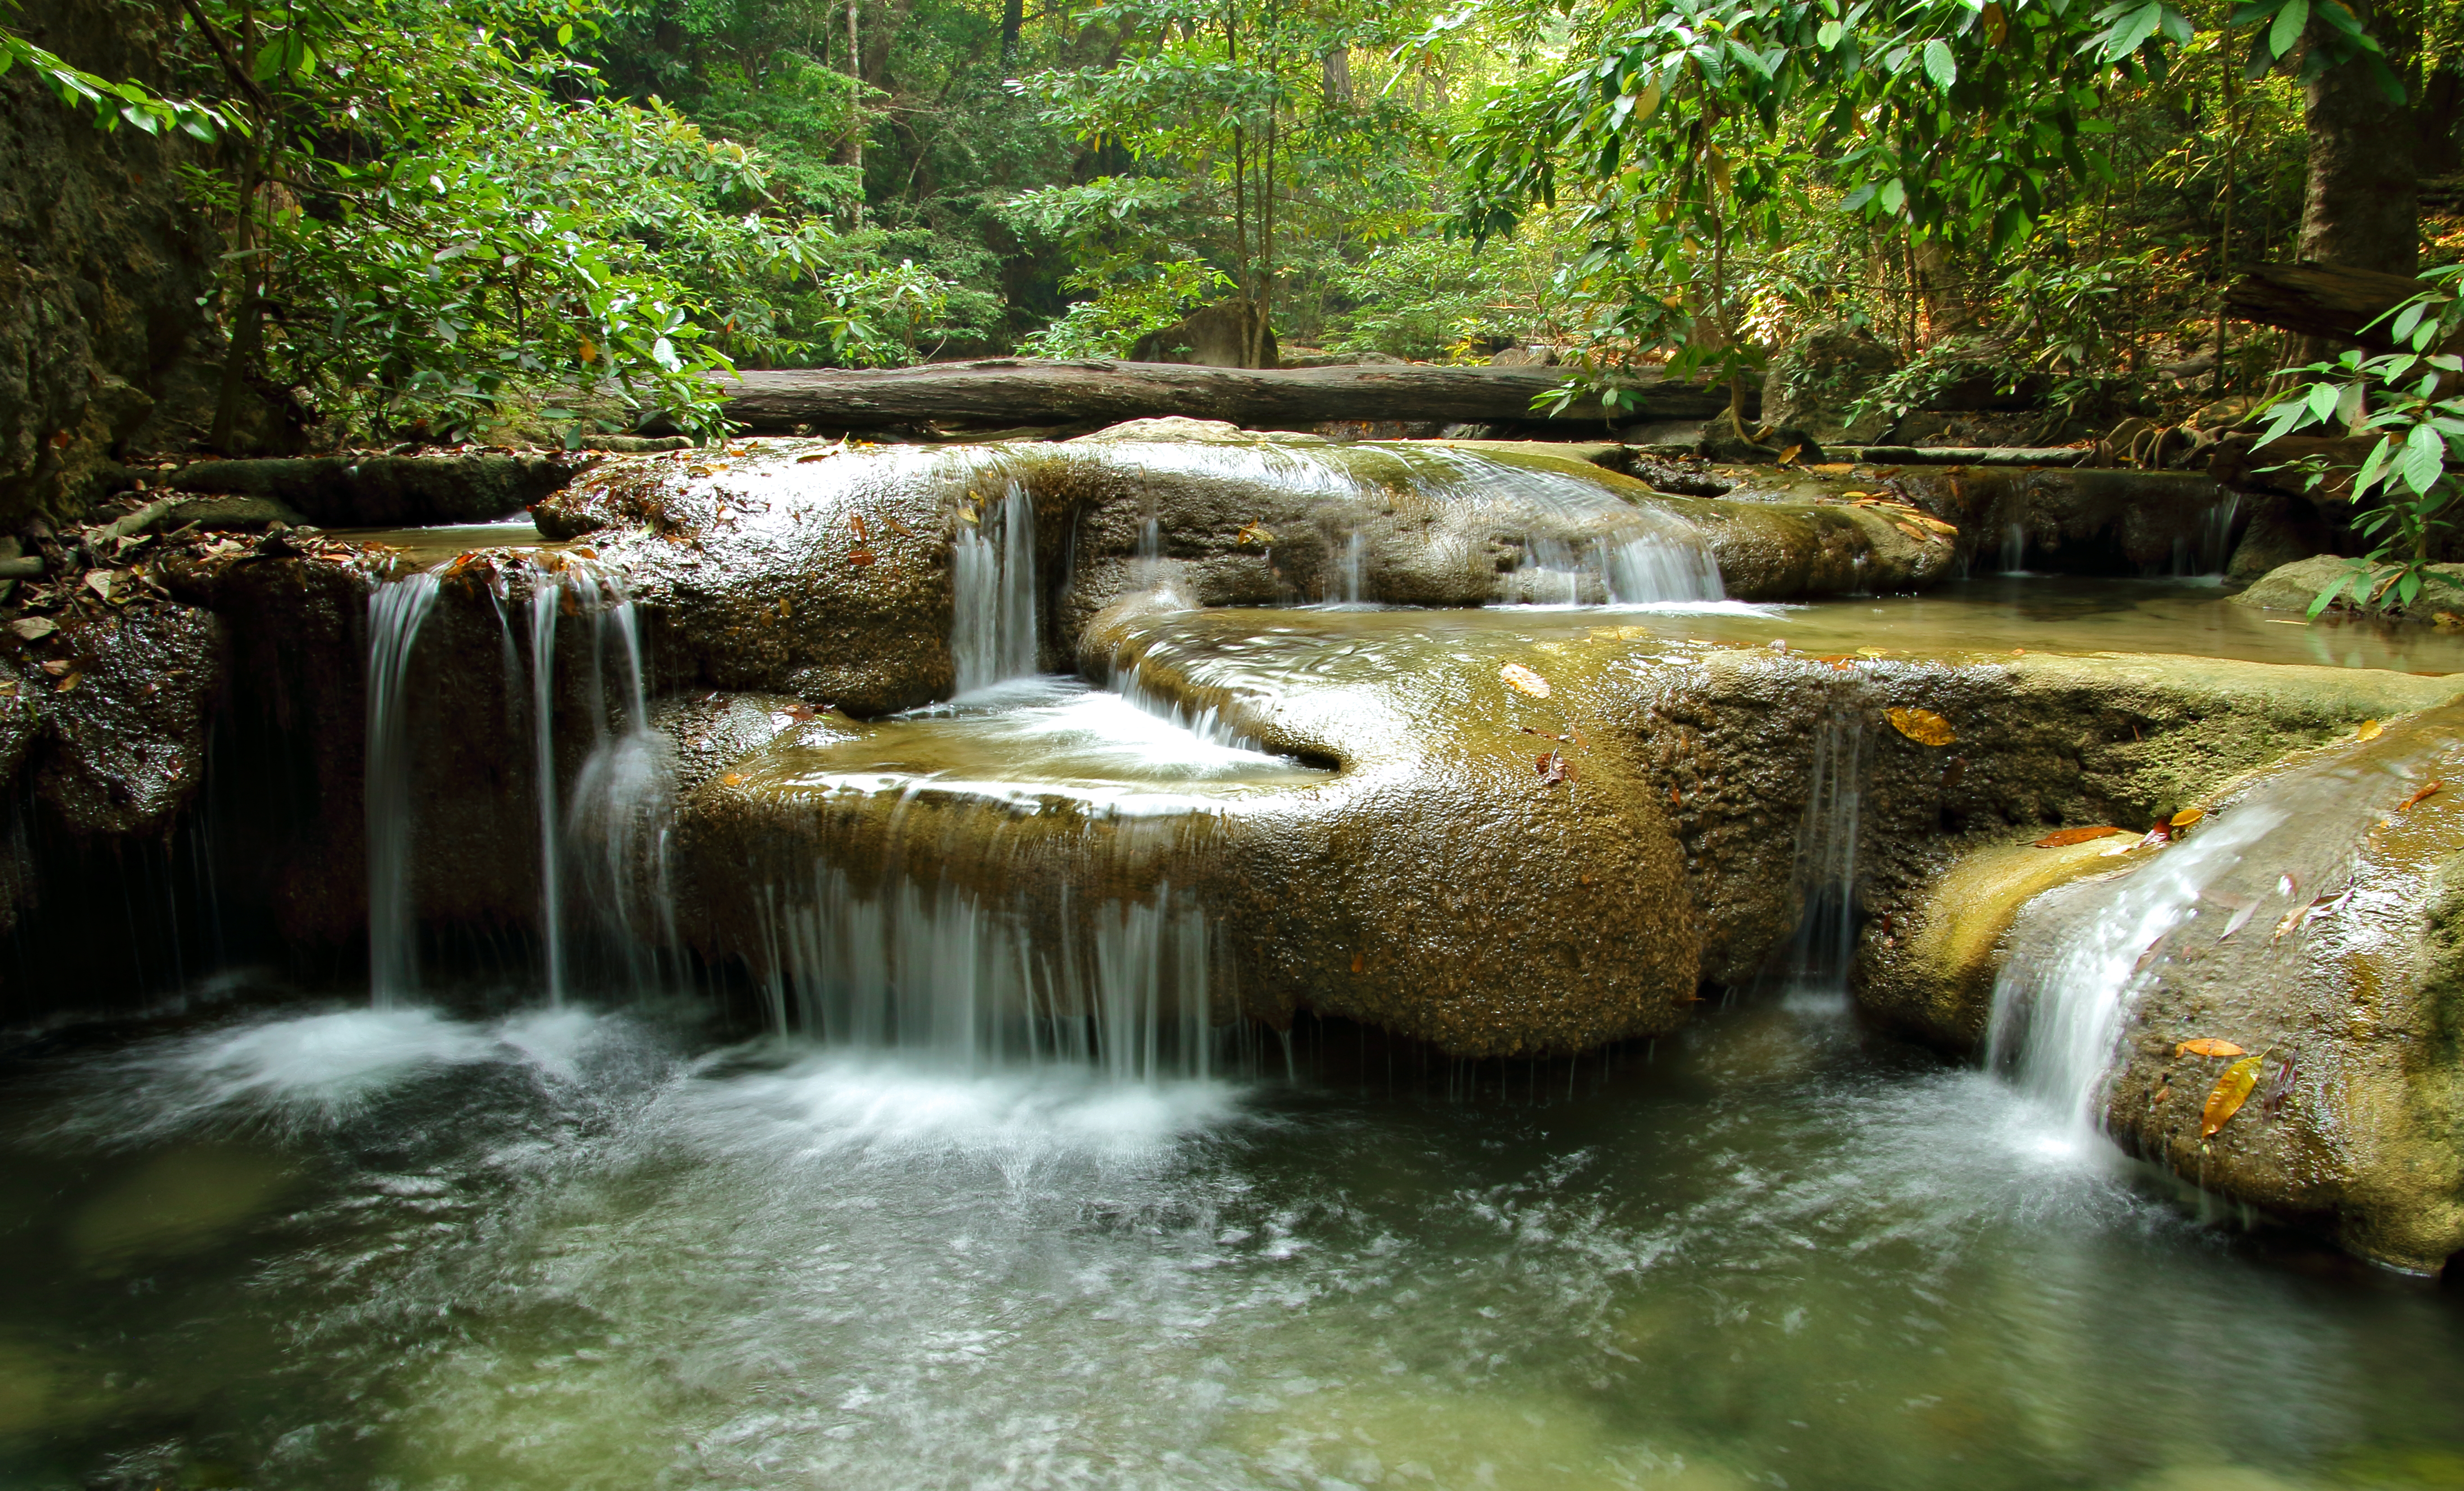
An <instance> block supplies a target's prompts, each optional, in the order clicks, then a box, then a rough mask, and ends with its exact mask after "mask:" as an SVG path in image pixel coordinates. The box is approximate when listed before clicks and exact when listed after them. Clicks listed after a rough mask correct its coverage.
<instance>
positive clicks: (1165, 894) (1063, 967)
mask: <svg viewBox="0 0 2464 1491" xmlns="http://www.w3.org/2000/svg"><path fill="white" fill-rule="evenodd" d="M1063 900H1064V902H1065V905H1064V908H1063V911H1062V914H1060V915H1058V916H1039V915H1036V914H1034V913H1033V912H1032V911H1031V910H1030V909H1029V908H1028V906H1027V905H1026V904H1025V901H1024V899H1023V897H1022V898H1021V899H1020V900H1018V901H1017V902H1016V903H1015V904H1012V905H1005V906H1004V905H991V904H987V903H986V902H985V901H983V900H982V899H980V898H979V897H977V896H975V895H971V894H969V893H968V892H966V891H965V890H963V889H960V888H957V887H954V886H948V885H941V886H936V887H929V888H928V887H924V886H920V885H918V884H916V883H915V882H913V881H912V880H905V881H898V882H895V883H893V884H891V885H889V886H886V887H884V888H881V889H879V890H878V891H876V892H875V893H873V894H870V895H865V894H859V893H857V892H856V891H854V890H852V889H851V888H849V886H848V884H847V878H846V877H845V876H844V875H843V874H841V873H840V872H839V871H837V870H835V869H831V868H828V867H822V868H820V869H819V870H817V872H816V874H815V877H814V882H813V887H812V889H811V891H810V893H808V894H804V895H801V896H792V897H791V896H784V895H778V896H774V897H773V898H772V899H771V902H770V904H769V905H767V906H766V907H764V908H763V912H762V942H763V948H762V954H763V963H764V967H763V968H762V970H761V987H762V990H763V994H764V996H765V998H766V999H767V1001H768V1003H769V1007H770V1016H771V1020H772V1023H773V1024H774V1025H775V1026H776V1027H777V1028H779V1029H781V1030H782V1031H784V1030H793V1031H801V1032H803V1033H804V1034H806V1035H808V1036H812V1037H816V1038H818V1039H820V1040H822V1041H824V1042H827V1043H829V1044H832V1045H841V1046H852V1047H857V1048H861V1049H869V1050H891V1051H899V1052H903V1053H908V1054H911V1055H914V1056H917V1057H921V1058H923V1059H925V1060H927V1061H930V1062H932V1063H935V1064H937V1065H941V1066H945V1067H948V1068H951V1069H954V1070H961V1071H971V1070H977V1069H989V1068H992V1067H996V1066H1000V1065H1001V1064H1003V1063H1027V1064H1039V1063H1063V1064H1067V1065H1075V1066H1092V1067H1094V1068H1096V1069H1099V1070H1101V1071H1102V1072H1103V1073H1104V1074H1105V1075H1106V1076H1108V1077H1111V1078H1112V1079H1115V1080H1117V1081H1122V1082H1148V1081H1154V1080H1156V1079H1160V1078H1164V1077H1196V1078H1204V1077H1207V1076H1210V1075H1212V1074H1214V1072H1215V1071H1216V1069H1217V1067H1218V1064H1219V1063H1218V1059H1217V1046H1218V1044H1219V1043H1220V1042H1221V1039H1222V1037H1223V1034H1224V1032H1223V1030H1222V1029H1221V1028H1220V1027H1223V1026H1226V1025H1228V1024H1229V1023H1230V1022H1231V1020H1233V1018H1234V1014H1235V1012H1233V1011H1231V1010H1229V1009H1225V1010H1218V1009H1217V1008H1216V998H1217V993H1216V990H1215V983H1216V979H1215V978H1214V976H1213V959H1212V956H1211V948H1210V938H1209V935H1208V929H1207V922H1206V917H1205V915H1204V913H1203V912H1202V911H1201V910H1199V908H1198V907H1197V906H1196V905H1194V904H1192V903H1191V902H1189V901H1188V899H1187V898H1186V897H1181V896H1177V895H1176V894H1175V892H1174V891H1173V889H1172V888H1171V887H1169V886H1164V887H1160V888H1157V889H1156V891H1155V894H1154V895H1153V897H1152V898H1150V899H1147V900H1127V901H1119V902H1114V903H1111V904H1109V905H1105V906H1102V907H1099V908H1096V909H1095V910H1094V913H1093V918H1092V920H1093V933H1092V935H1091V936H1085V937H1082V936H1077V935H1074V934H1073V933H1072V932H1071V931H1070V929H1071V928H1072V926H1073V925H1075V921H1074V918H1073V917H1071V916H1070V915H1069V914H1068V910H1067V905H1066V902H1067V891H1065V892H1063Z"/></svg>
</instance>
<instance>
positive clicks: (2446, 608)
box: [2233, 554, 2464, 627]
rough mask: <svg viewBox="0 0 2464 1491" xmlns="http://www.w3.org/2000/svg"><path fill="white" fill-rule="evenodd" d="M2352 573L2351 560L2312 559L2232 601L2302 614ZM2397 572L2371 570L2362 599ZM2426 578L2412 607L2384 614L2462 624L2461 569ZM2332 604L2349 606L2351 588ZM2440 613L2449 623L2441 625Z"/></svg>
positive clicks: (2443, 569) (2436, 570)
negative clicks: (2320, 594) (2331, 586)
mask: <svg viewBox="0 0 2464 1491" xmlns="http://www.w3.org/2000/svg"><path fill="white" fill-rule="evenodd" d="M2352 573H2353V561H2352V560H2351V559H2343V558H2341V557H2339V556H2337V555H2333V554H2318V555H2313V556H2311V557H2310V558H2308V559H2296V560H2294V561H2293V562H2292V563H2289V564H2279V565H2277V567H2276V568H2274V569H2272V570H2269V571H2268V572H2267V573H2266V574H2264V575H2262V576H2260V577H2259V578H2258V579H2256V580H2255V581H2252V582H2251V583H2250V585H2249V587H2248V588H2247V589H2244V590H2243V591H2241V593H2239V594H2238V595H2235V596H2234V597H2233V601H2234V602H2235V603H2238V604H2241V605H2247V606H2250V607H2252V608H2254V609H2255V610H2262V611H2285V612H2290V613H2292V614H2294V615H2306V614H2308V612H2309V610H2310V605H2311V603H2312V602H2314V601H2316V600H2318V598H2319V593H2320V592H2321V591H2322V590H2324V589H2326V588H2327V587H2328V586H2329V585H2331V584H2334V583H2336V581H2339V580H2341V579H2343V578H2344V577H2346V576H2349V575H2351V574H2352ZM2397 573H2398V572H2397V570H2396V567H2395V566H2394V565H2391V564H2382V565H2378V566H2375V567H2373V568H2372V569H2371V570H2370V572H2369V578H2368V579H2366V580H2365V581H2362V585H2361V589H2362V594H2363V595H2364V596H2365V597H2367V596H2375V595H2379V594H2381V593H2382V587H2383V586H2384V585H2386V584H2387V581H2388V580H2389V579H2390V578H2391V577H2393V576H2394V575H2395V574H2397ZM2430 574H2431V577H2432V578H2431V580H2430V581H2428V582H2427V583H2425V584H2424V585H2423V586H2422V589H2421V593H2420V594H2419V595H2417V596H2415V597H2414V598H2413V601H2412V603H2411V604H2409V605H2407V606H2404V607H2401V608H2400V609H2393V610H2390V611H2387V612H2385V613H2383V614H2387V615H2392V616H2395V617H2397V618H2400V619H2402V620H2404V621H2409V622H2429V623H2434V624H2436V625H2443V626H2451V627H2452V626H2454V625H2464V564H2432V565H2431V566H2430ZM2336 604H2338V605H2340V606H2345V607H2351V606H2353V604H2354V601H2353V593H2352V587H2351V586H2350V585H2347V586H2346V587H2345V588H2344V589H2343V591H2341V592H2340V593H2339V594H2338V597H2337V600H2336ZM2372 609H2373V610H2375V609H2377V608H2376V607H2372ZM2441 613H2444V614H2445V615H2446V616H2447V617H2448V620H2446V621H2444V622H2441V621H2439V617H2440V615H2441Z"/></svg>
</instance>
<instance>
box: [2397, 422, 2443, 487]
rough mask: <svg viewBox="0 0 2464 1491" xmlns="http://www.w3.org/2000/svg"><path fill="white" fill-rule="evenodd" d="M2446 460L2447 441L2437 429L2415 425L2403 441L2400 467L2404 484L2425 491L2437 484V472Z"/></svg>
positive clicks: (2441, 468)
mask: <svg viewBox="0 0 2464 1491" xmlns="http://www.w3.org/2000/svg"><path fill="white" fill-rule="evenodd" d="M2446 462H2447V442H2446V441H2444V440H2441V439H2440V438H2439V437H2438V431H2437V430H2435V429H2432V428H2430V427H2429V426H2427V425H2416V426H2414V427H2413V428H2412V433H2411V434H2409V435H2407V436H2406V437H2405V441H2404V455H2403V457H2402V459H2401V461H2400V463H2399V464H2400V469H2401V471H2402V472H2403V475H2404V484H2405V485H2406V486H2408V487H2410V488H2411V489H2412V490H2413V491H2415V492H2422V493H2426V492H2428V491H2429V490H2430V489H2431V488H2432V487H2434V486H2436V485H2437V484H2438V476H2439V472H2440V471H2442V470H2443V469H2444V468H2445V466H2446Z"/></svg>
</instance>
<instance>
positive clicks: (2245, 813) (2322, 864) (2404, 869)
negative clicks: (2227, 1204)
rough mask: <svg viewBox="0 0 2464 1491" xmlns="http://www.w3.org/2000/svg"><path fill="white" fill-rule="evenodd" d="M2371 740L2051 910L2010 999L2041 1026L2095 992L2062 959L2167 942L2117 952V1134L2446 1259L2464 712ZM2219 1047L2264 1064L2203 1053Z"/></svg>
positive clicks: (2459, 956)
mask: <svg viewBox="0 0 2464 1491" xmlns="http://www.w3.org/2000/svg"><path fill="white" fill-rule="evenodd" d="M2365 734H2366V733H2362V734H2357V735H2353V736H2349V737H2347V738H2346V739H2344V740H2343V741H2340V742H2337V743H2335V744H2332V745H2329V746H2327V747H2322V748H2320V749H2318V750H2315V751H2311V752H2306V753H2302V754H2301V755H2299V756H2296V757H2295V758H2293V759H2291V760H2289V761H2287V762H2285V763H2283V764H2282V765H2281V766H2280V767H2277V768H2276V769H2273V770H2271V771H2268V772H2266V773H2262V774H2259V775H2258V776H2257V777H2256V778H2255V779H2253V780H2251V781H2250V782H2248V783H2247V784H2245V785H2244V786H2242V787H2241V788H2240V789H2239V790H2237V791H2235V792H2233V793H2232V794H2230V795H2228V796H2226V797H2225V798H2224V799H2223V800H2221V801H2220V802H2219V803H2218V804H2217V806H2216V808H2215V811H2214V812H2213V813H2212V814H2211V816H2210V819H2209V820H2208V821H2207V822H2203V823H2201V824H2200V825H2199V826H2198V827H2197V828H2195V829H2193V830H2192V831H2191V835H2190V837H2189V842H2188V843H2187V844H2183V845H2180V846H2177V847H2174V848H2169V849H2167V850H2165V851H2163V854H2162V856H2161V857H2160V858H2158V859H2157V860H2156V861H2155V863H2153V864H2151V865H2149V866H2146V867H2145V868H2142V869H2140V870H2139V871H2138V872H2137V874H2136V875H2135V876H2134V877H2133V878H2132V879H2131V880H2127V881H2122V882H2118V883H2114V884H2110V885H2106V886H2099V887H2093V888H2085V889H2090V890H2094V891H2096V892H2100V893H2098V894H2093V895H2079V896H2072V895H2071V894H2070V893H2069V892H2061V893H2057V895H2056V896H2049V897H2046V898H2044V899H2043V900H2041V901H2039V902H2038V903H2036V904H2035V906H2033V907H2031V909H2030V910H2029V911H2028V912H2027V913H2026V916H2025V918H2023V920H2024V921H2027V922H2033V923H2035V926H2034V927H2033V928H2024V927H2023V933H2022V935H2021V937H2020V938H2019V939H2018V940H2019V946H2018V947H2017V948H2016V950H2015V951H2014V954H2013V963H2012V966H2011V972H2010V974H2009V976H2007V977H2006V980H2005V981H2006V983H2008V984H2010V985H2011V986H2012V992H2011V993H2009V994H2007V995H2006V996H2005V998H2007V999H2017V1000H2021V1001H2023V1004H2022V1008H2023V1011H2024V1010H2028V1009H2033V1010H2035V1012H2036V1017H2035V1018H2040V1019H2041V1018H2044V1017H2043V1014H2042V1011H2043V1010H2044V1008H2046V1007H2047V1005H2048V1004H2049V1003H2050V1002H2052V1001H2057V1000H2060V999H2062V998H2077V997H2078V996H2079V993H2080V992H2081V991H2080V990H2079V989H2076V988H2072V987H2069V985H2070V984H2071V983H2075V982H2076V981H2077V980H2078V974H2077V973H2076V972H2074V971H2073V970H2074V969H2075V968H2076V967H2077V966H2078V963H2079V959H2078V958H2077V955H2076V954H2073V956H2072V963H2071V965H2070V966H2068V967H2066V966H2064V965H2062V964H2059V963H2056V962H2053V961H2051V960H2049V958H2048V953H2049V952H2058V951H2061V950H2068V949H2071V948H2073V947H2075V946H2077V945H2078V944H2079V942H2080V940H2081V938H2082V936H2083V935H2088V936H2093V935H2094V929H2097V928H2109V927H2111V926H2113V925H2115V924H2116V918H2117V917H2122V918H2123V925H2138V926H2140V927H2142V928H2143V929H2145V931H2146V932H2152V937H2150V939H2149V940H2148V941H2147V942H2146V945H2145V947H2144V948H2139V947H2129V948H2121V949H2116V950H2115V951H2114V954H2112V957H2111V961H2112V963H2113V964H2114V965H2115V966H2114V969H2113V976H2115V977H2118V978H2120V979H2121V980H2123V989H2122V993H2121V998H2122V1019H2121V1021H2120V1025H2121V1029H2120V1033H2119V1034H2120V1039H2119V1042H2118V1045H2119V1048H2118V1049H2117V1050H2116V1051H2115V1052H2114V1054H2113V1058H2112V1060H2113V1066H2112V1069H2111V1070H2110V1072H2109V1073H2108V1074H2107V1076H2106V1078H2105V1080H2104V1081H2103V1082H2101V1084H2099V1085H2098V1088H2097V1091H2096V1094H2095V1097H2094V1103H2095V1106H2096V1108H2097V1110H2098V1111H2099V1112H2100V1113H2101V1116H2102V1120H2103V1124H2104V1127H2105V1128H2106V1129H2108V1130H2109V1131H2110V1132H2111V1133H2112V1134H2113V1135H2114V1137H2115V1138H2116V1139H2117V1140H2119V1141H2120V1142H2121V1143H2122V1144H2123V1146H2124V1147H2125V1148H2127V1149H2129V1150H2132V1151H2135V1152H2137V1153H2139V1154H2141V1155H2143V1156H2145V1157H2146V1158H2147V1159H2149V1160H2151V1161H2154V1162H2155V1163H2157V1164H2159V1165H2162V1166H2164V1167H2165V1168H2166V1169H2167V1170H2169V1171H2171V1172H2173V1173H2175V1174H2177V1175H2180V1176H2182V1177H2183V1178H2185V1179H2187V1180H2189V1181H2191V1182H2193V1183H2195V1184H2197V1185H2199V1186H2201V1187H2202V1188H2204V1189H2207V1190H2210V1191H2213V1192H2216V1193H2219V1194H2221V1195H2228V1196H2232V1197H2233V1198H2235V1199H2237V1200H2241V1201H2245V1202H2249V1203H2252V1204H2255V1205H2257V1206H2259V1207H2262V1208H2264V1209H2266V1210H2268V1211H2271V1212H2274V1213H2276V1214H2278V1215H2282V1216H2291V1217H2310V1218H2316V1219H2319V1220H2321V1221H2323V1222H2326V1223H2327V1224H2329V1225H2331V1226H2332V1227H2333V1229H2334V1230H2335V1231H2336V1233H2337V1234H2338V1236H2339V1237H2340V1238H2341V1239H2342V1240H2343V1243H2344V1244H2345V1246H2347V1247H2349V1248H2351V1249H2352V1250H2353V1251H2355V1252H2357V1253H2360V1254H2362V1255H2364V1256H2365V1257H2369V1258H2375V1259H2378V1260H2381V1261H2385V1262H2387V1263H2391V1264H2394V1265H2397V1266H2399V1267H2405V1268H2412V1269H2420V1270H2435V1269H2437V1268H2439V1267H2440V1266H2441V1265H2443V1264H2444V1263H2445V1262H2446V1261H2447V1260H2448V1259H2449V1258H2450V1257H2451V1256H2452V1255H2454V1254H2456V1253H2458V1252H2459V1251H2464V939H2459V936H2458V933H2457V929H2458V927H2459V925H2464V913H2460V911H2459V909H2464V798H2458V797H2457V796H2456V795H2455V794H2453V793H2452V792H2450V791H2449V790H2448V789H2447V788H2445V787H2443V786H2436V785H2434V784H2436V783H2440V782H2444V781H2449V780H2459V781H2464V709H2457V708H2453V707H2450V708H2444V709H2439V710H2434V711H2431V712H2428V713H2423V714H2419V715H2416V716H2413V717H2411V718H2409V719H2405V720H2398V721H2391V722H2389V723H2388V724H2387V725H2386V726H2385V727H2384V729H2383V730H2382V731H2380V732H2379V733H2378V734H2377V735H2375V736H2374V737H2371V738H2363V735H2365ZM2201 835H2215V836H2219V837H2218V838H2217V840H2216V845H2217V846H2218V847H2216V848H2211V851H2210V852H2208V853H2206V854H2205V855H2201V852H2200V849H2201V837H2200V836H2201ZM2227 836H2229V837H2227ZM2223 849H2229V850H2230V852H2221V850H2223ZM2176 857H2181V858H2182V860H2183V864H2182V866H2180V867H2178V868H2176V869H2173V870H2170V871H2168V869H2167V865H2168V862H2170V861H2172V860H2174V859H2175V858H2176ZM2168 873H2170V874H2171V875H2172V877H2173V880H2174V882H2176V883H2175V884H2172V885H2169V886H2168V884H2167V881H2166V880H2165V878H2164V877H2166V876H2167V874H2168ZM2168 897H2169V899H2168ZM2193 898H2195V899H2193ZM2130 918H2136V921H2135V922H2133V921H2132V920H2130ZM2029 932H2033V935H2032V936H2031V935H2028V934H2027V933H2029ZM2107 940H2109V939H2107ZM2100 946H2101V944H2100ZM2096 966H2097V965H2094V964H2093V963H2092V962H2091V963H2090V964H2089V967H2090V970H2091V971H2093V969H2094V967H2096ZM2203 1040H2204V1041H2222V1042H2231V1043H2232V1044H2233V1045H2235V1046H2238V1047H2240V1048H2241V1051H2242V1052H2243V1053H2245V1055H2244V1056H2235V1055H2232V1054H2227V1055H2222V1056H2210V1055H2202V1054H2199V1053H2196V1052H2192V1051H2188V1050H2185V1049H2184V1048H2183V1043H2184V1042H2191V1041H2203ZM2244 1060H2247V1061H2248V1062H2249V1063H2250V1064H2249V1065H2248V1066H2247V1067H2245V1068H2244V1070H2245V1071H2247V1072H2248V1074H2249V1076H2250V1078H2251V1081H2249V1082H2248V1083H2247V1084H2242V1083H2239V1082H2238V1081H2237V1080H2236V1074H2235V1073H2234V1072H2233V1067H2234V1066H2235V1065H2237V1064H2239V1063H2241V1062H2243V1061H2244ZM2224 1084H2231V1085H2228V1086H2227V1088H2226V1091H2227V1094H2228V1098H2227V1100H2225V1101H2221V1102H2220V1101H2218V1100H2216V1099H2215V1098H2213V1097H2211V1094H2212V1093H2213V1092H2214V1091H2215V1090H2216V1089H2217V1087H2218V1086H2219V1085H2224ZM2237 1094H2246V1095H2243V1096H2240V1097H2239V1101H2238V1106H2234V1103H2233V1101H2232V1099H2233V1096H2234V1095H2237Z"/></svg>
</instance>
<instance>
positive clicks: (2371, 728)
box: [2353, 719, 2387, 740]
mask: <svg viewBox="0 0 2464 1491" xmlns="http://www.w3.org/2000/svg"><path fill="white" fill-rule="evenodd" d="M2386 728H2387V727H2386V726H2384V725H2382V724H2380V723H2379V722H2378V721H2377V720H2374V719H2365V720H2364V721H2362V722H2361V723H2360V724H2358V725H2356V726H2354V727H2353V738H2354V739H2356V740H2376V739H2377V738H2378V737H2379V732H2380V731H2382V730H2384V729H2386Z"/></svg>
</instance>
